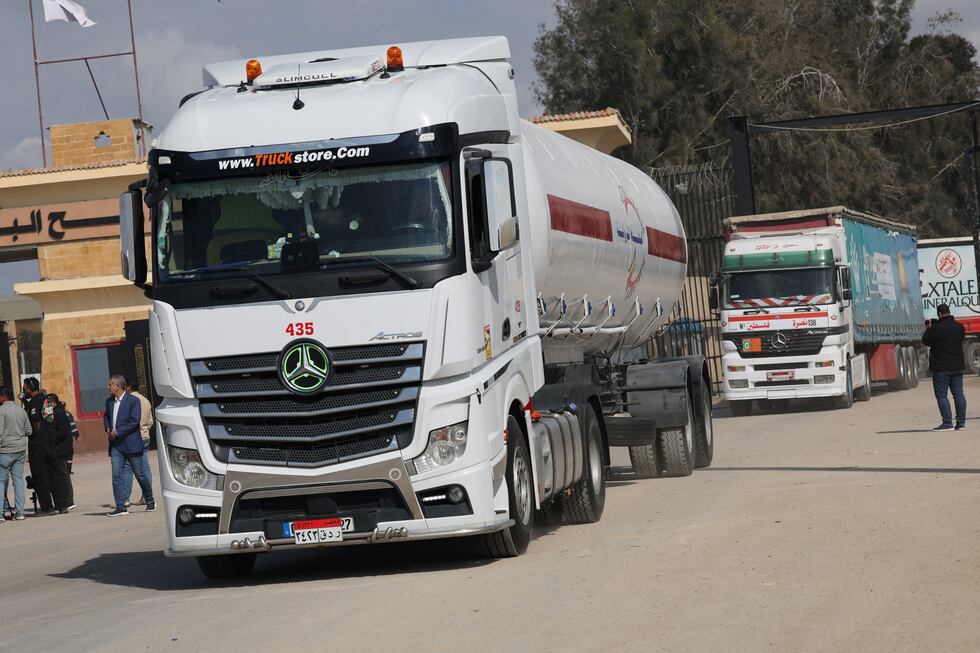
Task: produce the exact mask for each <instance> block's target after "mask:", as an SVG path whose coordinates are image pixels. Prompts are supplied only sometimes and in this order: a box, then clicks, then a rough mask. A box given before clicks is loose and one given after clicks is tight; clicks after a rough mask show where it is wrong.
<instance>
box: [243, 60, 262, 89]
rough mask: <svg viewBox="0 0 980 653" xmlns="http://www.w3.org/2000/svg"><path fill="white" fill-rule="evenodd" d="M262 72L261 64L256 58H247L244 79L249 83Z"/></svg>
mask: <svg viewBox="0 0 980 653" xmlns="http://www.w3.org/2000/svg"><path fill="white" fill-rule="evenodd" d="M261 74H262V64H261V63H259V60H258V59H249V60H248V63H247V64H245V79H247V80H248V83H249V84H251V83H252V81H253V80H254V79H255V78H256V77H258V76H259V75H261Z"/></svg>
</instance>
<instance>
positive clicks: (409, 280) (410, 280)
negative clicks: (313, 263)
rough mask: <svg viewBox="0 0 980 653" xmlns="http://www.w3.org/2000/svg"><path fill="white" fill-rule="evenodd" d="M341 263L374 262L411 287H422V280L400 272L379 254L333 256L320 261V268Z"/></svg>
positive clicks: (380, 268) (379, 267)
mask: <svg viewBox="0 0 980 653" xmlns="http://www.w3.org/2000/svg"><path fill="white" fill-rule="evenodd" d="M340 263H373V264H374V267H375V268H377V269H379V270H384V271H385V272H387V273H388V274H390V275H391V276H393V277H395V278H396V279H398V280H399V281H401V282H402V283H403V284H405V285H406V286H408V287H409V288H421V287H422V282H421V281H419V280H417V279H415V278H414V277H410V276H408V275H407V274H405V273H404V272H400V271H398V270H396V269H395V268H393V267H391V266H390V265H388V264H387V263H385V262H384V261H382V260H381V259H379V258H378V257H377V256H341V257H338V258H332V259H329V260H327V261H322V262H321V263H320V269H321V270H322V269H325V268H328V267H330V266H332V265H339V264H340Z"/></svg>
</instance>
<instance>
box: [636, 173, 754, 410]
mask: <svg viewBox="0 0 980 653" xmlns="http://www.w3.org/2000/svg"><path fill="white" fill-rule="evenodd" d="M650 176H651V177H653V179H654V181H656V182H657V183H658V184H660V187H661V188H663V189H664V191H665V192H666V193H667V195H669V196H670V199H671V201H673V203H674V206H676V207H677V211H678V212H679V213H680V216H681V221H682V222H683V224H684V231H685V233H686V235H687V279H686V280H685V282H684V291H683V293H682V294H681V301H680V307H679V308H680V310H679V312H677V313H675V314H674V315H673V316H672V319H671V322H670V325H669V326H668V327H667V329H666V330H665V331H664V332H663V334H662V335H661V336H660V337H659V338H658V340H657V348H658V349H659V351H660V352H662V353H663V354H664V355H667V356H685V355H691V354H703V355H704V356H705V358H707V359H708V366H709V367H708V369H709V370H710V372H711V381H712V385H713V386H714V391H715V392H716V393H720V392H721V382H722V370H721V353H722V352H721V324H720V322H719V320H718V316H716V315H715V314H714V313H712V311H711V309H710V308H709V307H708V286H709V283H710V280H711V278H712V277H713V276H714V275H716V274H718V271H719V270H720V269H721V259H722V253H723V250H724V246H725V234H724V226H723V221H724V220H725V218H727V217H729V216H731V215H733V214H734V208H735V188H734V183H733V175H732V170H731V167H730V165H729V164H728V163H727V162H726V163H724V164H715V163H706V164H702V165H698V166H688V167H670V168H653V169H652V170H651V171H650Z"/></svg>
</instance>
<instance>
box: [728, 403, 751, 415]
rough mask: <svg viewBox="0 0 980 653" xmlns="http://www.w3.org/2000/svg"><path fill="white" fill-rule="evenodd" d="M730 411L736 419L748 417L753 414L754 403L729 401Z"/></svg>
mask: <svg viewBox="0 0 980 653" xmlns="http://www.w3.org/2000/svg"><path fill="white" fill-rule="evenodd" d="M728 410H730V411H732V415H734V416H735V417H747V416H749V415H751V414H752V401H751V400H748V401H732V400H729V402H728Z"/></svg>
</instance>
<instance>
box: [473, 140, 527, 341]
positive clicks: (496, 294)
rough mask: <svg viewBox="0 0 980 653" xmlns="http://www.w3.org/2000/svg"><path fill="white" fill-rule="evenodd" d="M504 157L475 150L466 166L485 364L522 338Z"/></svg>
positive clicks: (517, 251) (510, 188)
mask: <svg viewBox="0 0 980 653" xmlns="http://www.w3.org/2000/svg"><path fill="white" fill-rule="evenodd" d="M505 154H506V151H505V150H503V149H502V148H501V152H499V153H496V152H490V151H489V150H480V151H478V152H477V153H476V154H475V155H474V156H471V157H470V158H469V159H468V160H467V162H466V184H467V188H466V195H467V215H468V220H469V230H470V260H471V262H472V265H473V271H474V272H475V273H476V275H477V278H478V279H479V280H480V283H481V284H482V285H483V287H484V290H485V292H484V293H483V297H484V319H485V321H484V325H483V338H484V343H483V344H484V348H483V353H482V356H483V357H484V358H485V360H490V359H492V358H494V357H496V356H499V355H500V354H501V353H503V352H504V351H506V350H507V349H509V348H510V347H512V346H513V345H514V344H516V343H517V342H520V341H521V340H522V339H523V338H524V337H525V336H526V335H527V320H526V319H525V311H526V310H527V307H526V306H525V305H524V267H523V264H522V262H521V243H520V233H519V228H518V223H519V218H518V215H517V208H516V207H517V204H516V201H515V196H514V172H513V166H512V165H511V162H510V159H508V158H507V157H506V156H504V155H505Z"/></svg>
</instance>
